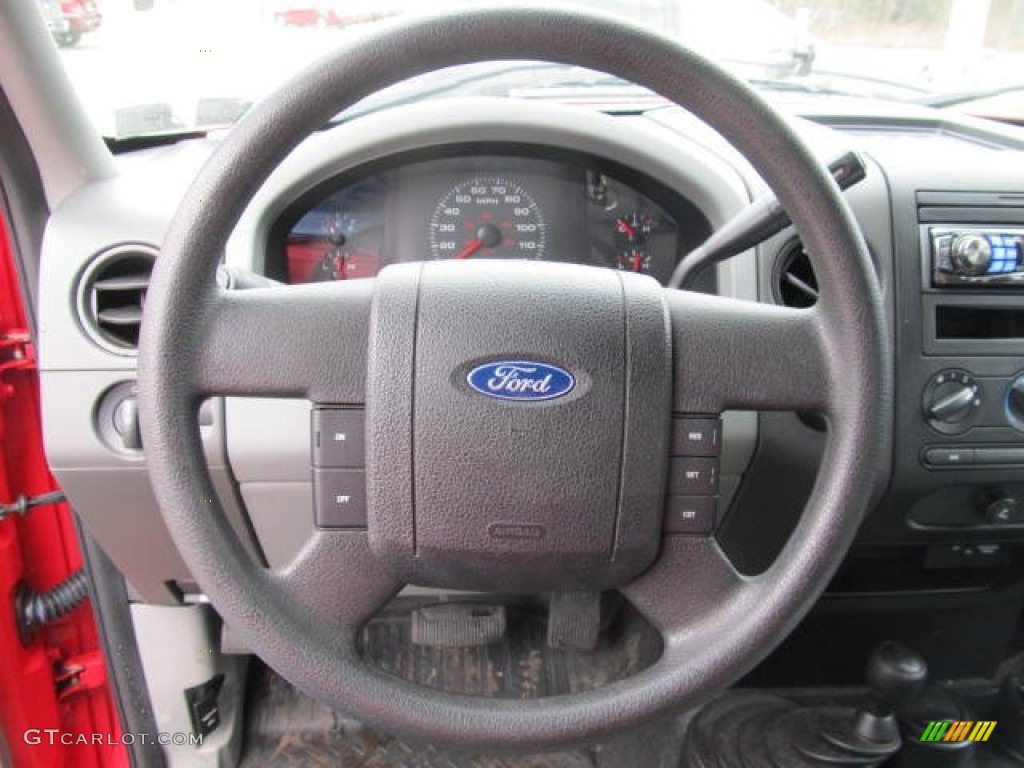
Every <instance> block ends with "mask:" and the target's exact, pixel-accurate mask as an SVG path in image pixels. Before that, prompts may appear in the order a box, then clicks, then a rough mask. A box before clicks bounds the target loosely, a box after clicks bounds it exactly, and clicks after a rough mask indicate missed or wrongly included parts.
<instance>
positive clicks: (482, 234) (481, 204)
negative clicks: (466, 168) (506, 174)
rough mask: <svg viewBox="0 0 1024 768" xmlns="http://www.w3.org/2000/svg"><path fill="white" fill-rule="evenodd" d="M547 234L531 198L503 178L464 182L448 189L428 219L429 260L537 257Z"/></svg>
mask: <svg viewBox="0 0 1024 768" xmlns="http://www.w3.org/2000/svg"><path fill="white" fill-rule="evenodd" d="M546 241H547V231H546V227H545V224H544V216H543V215H542V214H541V212H540V209H539V208H538V207H537V203H536V202H534V199H533V198H532V197H531V196H530V195H529V194H528V193H527V192H525V191H524V190H523V188H522V187H521V186H519V185H518V184H516V183H515V182H513V181H509V180H508V179H502V178H498V177H493V176H488V177H479V178H475V179H469V180H467V181H464V182H462V183H460V184H458V185H457V186H455V187H454V188H452V189H451V190H450V191H449V192H448V193H446V194H445V196H444V197H442V198H441V201H440V202H439V203H438V204H437V208H436V209H435V210H434V215H433V216H432V217H431V219H430V251H431V253H432V254H433V257H434V258H435V259H468V258H491V259H494V258H500V259H543V258H544V251H545V245H546Z"/></svg>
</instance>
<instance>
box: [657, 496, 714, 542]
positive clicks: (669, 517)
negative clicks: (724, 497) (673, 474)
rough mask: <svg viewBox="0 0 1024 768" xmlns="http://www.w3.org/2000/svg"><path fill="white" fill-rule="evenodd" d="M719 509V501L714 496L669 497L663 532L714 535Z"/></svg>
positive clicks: (666, 504)
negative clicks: (716, 513)
mask: <svg viewBox="0 0 1024 768" xmlns="http://www.w3.org/2000/svg"><path fill="white" fill-rule="evenodd" d="M717 507H718V500H717V499H716V498H715V497H713V496H669V497H668V499H667V500H666V503H665V519H664V522H663V524H662V530H664V531H665V533H693V534H709V533H712V532H713V531H714V529H715V511H716V509H717Z"/></svg>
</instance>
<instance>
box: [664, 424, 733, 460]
mask: <svg viewBox="0 0 1024 768" xmlns="http://www.w3.org/2000/svg"><path fill="white" fill-rule="evenodd" d="M721 444H722V421H721V419H708V418H692V417H684V418H676V419H672V455H673V456H717V455H718V453H719V451H720V450H721Z"/></svg>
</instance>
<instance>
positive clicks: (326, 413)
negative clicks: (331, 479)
mask: <svg viewBox="0 0 1024 768" xmlns="http://www.w3.org/2000/svg"><path fill="white" fill-rule="evenodd" d="M313 466H314V467H327V468H347V469H358V468H360V467H365V466H366V413H365V411H362V410H355V409H341V408H317V409H315V410H314V411H313Z"/></svg>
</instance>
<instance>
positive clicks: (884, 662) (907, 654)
mask: <svg viewBox="0 0 1024 768" xmlns="http://www.w3.org/2000/svg"><path fill="white" fill-rule="evenodd" d="M865 676H866V677H867V681H868V685H870V686H871V690H872V691H873V692H874V694H875V695H876V696H877V697H878V698H879V699H881V700H882V701H883V702H885V703H886V704H888V705H889V707H891V708H892V710H893V711H898V710H899V709H900V705H901V704H902V703H903V702H905V701H906V699H907V697H908V696H909V695H912V694H914V693H916V692H918V691H920V690H921V688H922V687H923V686H924V684H925V682H926V681H927V679H928V662H926V661H925V660H924V657H922V656H921V654H919V653H918V652H917V651H914V650H913V649H911V648H907V647H906V646H905V645H900V644H899V643H895V642H892V641H886V642H884V643H882V644H881V645H879V646H878V647H877V648H875V650H874V652H873V653H872V654H871V656H870V657H869V658H868V663H867V666H866V668H865Z"/></svg>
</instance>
